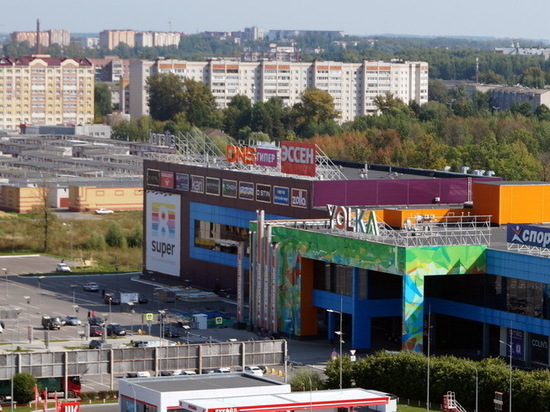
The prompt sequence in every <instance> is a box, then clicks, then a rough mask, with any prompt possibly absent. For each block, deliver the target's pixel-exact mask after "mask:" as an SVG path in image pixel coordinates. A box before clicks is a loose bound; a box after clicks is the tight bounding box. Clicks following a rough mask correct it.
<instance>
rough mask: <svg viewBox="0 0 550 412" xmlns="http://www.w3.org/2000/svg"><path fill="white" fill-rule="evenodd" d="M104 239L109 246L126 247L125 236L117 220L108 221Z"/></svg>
mask: <svg viewBox="0 0 550 412" xmlns="http://www.w3.org/2000/svg"><path fill="white" fill-rule="evenodd" d="M105 241H106V242H107V245H109V246H110V247H118V248H126V247H127V243H126V237H125V236H124V233H123V231H122V227H121V226H120V225H119V224H118V223H117V222H110V223H109V227H108V228H107V234H106V235H105Z"/></svg>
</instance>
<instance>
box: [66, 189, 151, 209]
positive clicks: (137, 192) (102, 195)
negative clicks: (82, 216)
mask: <svg viewBox="0 0 550 412" xmlns="http://www.w3.org/2000/svg"><path fill="white" fill-rule="evenodd" d="M143 201H144V199H143V188H142V187H78V186H69V210H73V211H80V212H83V211H89V210H96V209H99V208H102V207H104V208H107V209H111V210H143Z"/></svg>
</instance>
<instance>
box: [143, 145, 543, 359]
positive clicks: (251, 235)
mask: <svg viewBox="0 0 550 412" xmlns="http://www.w3.org/2000/svg"><path fill="white" fill-rule="evenodd" d="M182 147H183V146H182ZM185 148H186V150H187V151H183V150H181V149H180V152H181V153H182V154H181V155H178V156H164V157H162V158H158V159H155V160H147V161H145V163H144V173H145V183H144V184H145V193H146V198H145V207H144V208H145V225H144V227H145V239H146V247H145V250H144V262H145V264H144V276H154V277H157V278H165V279H170V280H172V281H173V282H174V283H182V284H183V283H184V282H189V281H190V282H191V284H193V285H196V286H198V287H204V288H208V289H214V290H220V289H223V290H226V291H230V293H231V294H232V295H233V296H235V297H236V298H237V313H238V317H239V321H241V322H246V323H247V324H249V325H251V326H254V327H257V328H264V329H266V330H269V331H272V332H273V333H278V334H283V335H287V334H288V335H289V336H293V337H295V338H301V339H306V338H316V337H322V338H325V339H326V338H329V339H335V340H336V341H338V339H343V340H345V344H346V347H347V348H350V349H351V348H353V349H359V350H367V349H374V348H381V347H384V348H390V349H392V348H393V349H399V348H402V349H404V350H409V351H417V352H420V351H424V352H425V351H426V350H427V346H428V345H426V343H427V339H428V337H429V340H430V343H431V350H432V353H455V354H463V355H465V356H477V357H487V356H498V355H501V356H508V355H509V354H510V352H509V351H510V350H511V355H512V357H513V360H514V363H516V364H518V366H549V347H548V346H549V336H550V259H548V257H547V256H548V252H549V251H550V227H547V226H545V225H544V224H543V222H550V208H549V207H548V205H549V203H550V185H549V184H547V183H544V182H505V181H502V179H500V178H498V177H494V176H491V175H489V176H487V175H484V174H483V173H482V171H475V173H474V174H461V173H449V172H439V171H434V170H414V169H402V168H395V167H393V168H392V167H387V166H385V167H384V166H376V165H352V164H341V165H335V164H334V163H333V162H331V161H330V160H329V159H328V158H327V157H326V156H325V155H324V154H323V153H321V152H320V150H319V149H318V148H316V147H315V146H314V145H311V144H307V143H296V142H281V144H280V145H279V146H270V145H261V146H228V147H227V148H226V153H225V154H223V155H221V156H220V155H219V154H216V153H214V151H212V152H211V153H209V152H208V151H205V150H204V148H203V149H202V150H201V152H200V156H199V155H198V153H197V152H198V151H195V152H193V150H190V149H189V147H188V146H185ZM247 308H248V309H247ZM340 332H342V333H340Z"/></svg>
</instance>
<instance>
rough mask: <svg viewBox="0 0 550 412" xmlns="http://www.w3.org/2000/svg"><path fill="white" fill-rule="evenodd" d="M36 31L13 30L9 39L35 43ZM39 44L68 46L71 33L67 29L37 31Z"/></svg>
mask: <svg viewBox="0 0 550 412" xmlns="http://www.w3.org/2000/svg"><path fill="white" fill-rule="evenodd" d="M36 36H37V32H36V31H15V32H13V33H11V34H10V39H11V41H13V42H15V43H22V42H25V41H26V42H28V43H29V45H30V46H32V47H34V46H35V45H36V43H37V42H36ZM38 36H39V37H40V46H44V47H49V46H51V45H52V44H59V45H60V46H68V45H69V44H71V33H70V32H69V31H68V30H46V31H40V32H38Z"/></svg>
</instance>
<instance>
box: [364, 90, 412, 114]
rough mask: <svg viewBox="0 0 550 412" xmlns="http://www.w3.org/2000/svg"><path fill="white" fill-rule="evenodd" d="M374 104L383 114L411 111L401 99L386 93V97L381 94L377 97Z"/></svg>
mask: <svg viewBox="0 0 550 412" xmlns="http://www.w3.org/2000/svg"><path fill="white" fill-rule="evenodd" d="M373 103H374V105H375V106H376V108H377V109H378V110H379V111H380V112H381V113H382V114H387V113H389V112H390V111H393V110H400V111H405V112H410V111H411V110H410V109H409V107H408V106H407V105H406V104H405V103H404V102H403V101H402V100H401V99H399V98H397V97H395V96H394V95H393V94H392V93H390V92H386V94H384V95H381V94H379V95H377V96H375V97H374V99H373Z"/></svg>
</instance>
